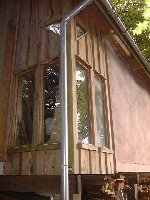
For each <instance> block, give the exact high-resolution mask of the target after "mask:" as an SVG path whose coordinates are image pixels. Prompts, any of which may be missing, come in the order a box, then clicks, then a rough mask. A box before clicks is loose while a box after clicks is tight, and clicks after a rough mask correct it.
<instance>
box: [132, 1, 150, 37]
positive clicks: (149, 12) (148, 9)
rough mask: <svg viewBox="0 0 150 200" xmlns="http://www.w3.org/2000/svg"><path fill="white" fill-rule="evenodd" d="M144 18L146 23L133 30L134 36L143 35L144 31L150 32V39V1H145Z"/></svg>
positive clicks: (140, 23) (139, 24) (141, 23)
mask: <svg viewBox="0 0 150 200" xmlns="http://www.w3.org/2000/svg"><path fill="white" fill-rule="evenodd" d="M143 17H144V21H143V22H139V23H138V24H137V27H136V28H135V29H134V30H133V34H134V35H136V34H137V35H139V34H142V32H143V31H145V30H148V32H149V39H150V0H145V6H144V12H143Z"/></svg>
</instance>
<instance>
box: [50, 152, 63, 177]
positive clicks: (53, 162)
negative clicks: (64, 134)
mask: <svg viewBox="0 0 150 200" xmlns="http://www.w3.org/2000/svg"><path fill="white" fill-rule="evenodd" d="M60 161H61V158H60V150H59V149H57V150H49V151H47V160H46V173H47V175H58V174H60V169H61V163H60Z"/></svg>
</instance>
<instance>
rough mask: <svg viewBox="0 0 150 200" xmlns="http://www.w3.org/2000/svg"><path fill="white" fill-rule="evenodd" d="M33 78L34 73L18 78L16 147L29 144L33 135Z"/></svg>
mask: <svg viewBox="0 0 150 200" xmlns="http://www.w3.org/2000/svg"><path fill="white" fill-rule="evenodd" d="M34 92H35V76H34V72H30V73H26V74H23V75H21V76H19V78H18V101H17V133H16V143H17V145H26V144H31V142H32V135H33V111H34Z"/></svg>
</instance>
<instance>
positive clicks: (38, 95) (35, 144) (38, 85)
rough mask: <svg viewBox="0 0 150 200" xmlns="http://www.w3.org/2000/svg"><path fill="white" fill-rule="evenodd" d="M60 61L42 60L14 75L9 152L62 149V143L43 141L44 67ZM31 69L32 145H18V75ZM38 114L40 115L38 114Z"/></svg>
mask: <svg viewBox="0 0 150 200" xmlns="http://www.w3.org/2000/svg"><path fill="white" fill-rule="evenodd" d="M59 62H60V59H59V58H57V59H54V60H49V61H45V62H42V63H41V64H39V65H38V66H34V67H32V68H30V69H24V70H21V71H19V72H16V73H15V75H14V81H15V88H14V90H13V93H14V100H13V105H14V108H13V110H12V115H11V116H12V125H11V128H10V132H11V135H10V140H9V146H8V152H9V153H13V152H26V151H27V152H28V151H31V150H36V151H41V150H46V149H47V150H48V149H60V148H61V145H60V143H55V144H53V143H52V144H48V143H43V142H42V141H43V140H42V137H44V134H43V131H44V130H43V129H44V107H43V101H44V94H43V92H44V91H43V84H44V80H43V73H44V68H45V67H46V66H48V65H51V64H56V63H57V64H58V63H59ZM31 71H34V74H35V94H34V113H33V135H32V142H31V145H16V128H17V125H16V114H17V97H18V87H19V85H18V77H19V76H21V75H23V74H26V73H29V72H31ZM37 115H38V116H37ZM38 117H40V121H38V120H39V119H38Z"/></svg>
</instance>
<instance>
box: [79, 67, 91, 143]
mask: <svg viewBox="0 0 150 200" xmlns="http://www.w3.org/2000/svg"><path fill="white" fill-rule="evenodd" d="M76 88H77V121H78V137H79V141H81V142H84V143H88V142H89V122H88V90H87V72H86V69H84V68H83V67H82V66H81V65H79V64H77V68H76Z"/></svg>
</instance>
